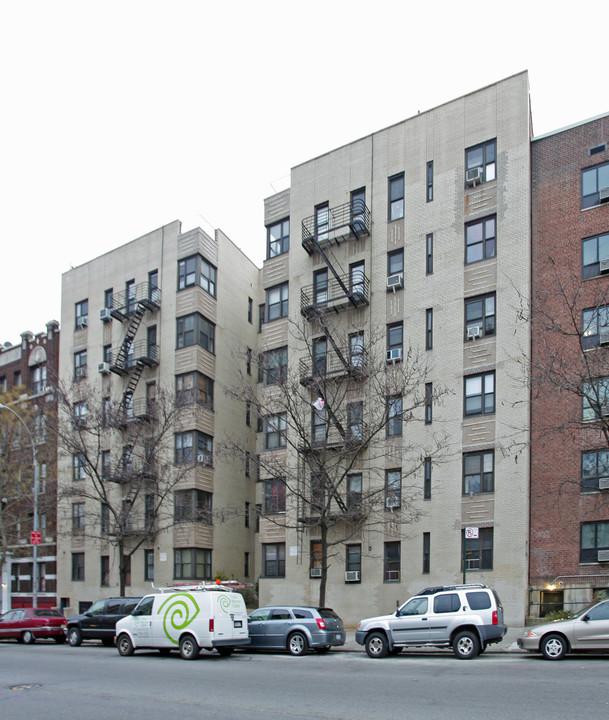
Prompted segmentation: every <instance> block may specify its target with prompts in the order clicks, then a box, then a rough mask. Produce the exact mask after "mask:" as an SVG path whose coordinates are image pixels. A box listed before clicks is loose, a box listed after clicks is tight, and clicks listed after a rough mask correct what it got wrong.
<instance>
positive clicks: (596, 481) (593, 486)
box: [581, 449, 609, 492]
mask: <svg viewBox="0 0 609 720" xmlns="http://www.w3.org/2000/svg"><path fill="white" fill-rule="evenodd" d="M596 490H609V450H606V449H601V450H586V451H585V452H582V461H581V491H582V492H594V491H596Z"/></svg>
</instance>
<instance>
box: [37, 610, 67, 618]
mask: <svg viewBox="0 0 609 720" xmlns="http://www.w3.org/2000/svg"><path fill="white" fill-rule="evenodd" d="M34 615H35V616H36V617H62V615H61V613H60V612H57V610H34Z"/></svg>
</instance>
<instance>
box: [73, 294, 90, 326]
mask: <svg viewBox="0 0 609 720" xmlns="http://www.w3.org/2000/svg"><path fill="white" fill-rule="evenodd" d="M75 316H76V321H75V324H74V327H75V329H76V330H81V329H82V328H86V327H87V325H88V324H89V301H88V300H81V301H80V302H77V303H76V306H75Z"/></svg>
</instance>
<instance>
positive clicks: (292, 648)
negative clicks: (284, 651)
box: [287, 632, 309, 656]
mask: <svg viewBox="0 0 609 720" xmlns="http://www.w3.org/2000/svg"><path fill="white" fill-rule="evenodd" d="M287 647H288V652H289V653H290V655H297V656H298V655H304V654H305V653H306V652H307V650H308V649H309V643H308V641H307V638H306V636H305V635H304V633H301V632H293V633H292V634H291V635H290V636H289V637H288V644H287Z"/></svg>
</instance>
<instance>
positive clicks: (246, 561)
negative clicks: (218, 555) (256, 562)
mask: <svg viewBox="0 0 609 720" xmlns="http://www.w3.org/2000/svg"><path fill="white" fill-rule="evenodd" d="M249 576H250V554H249V553H248V552H246V553H243V577H249Z"/></svg>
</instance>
